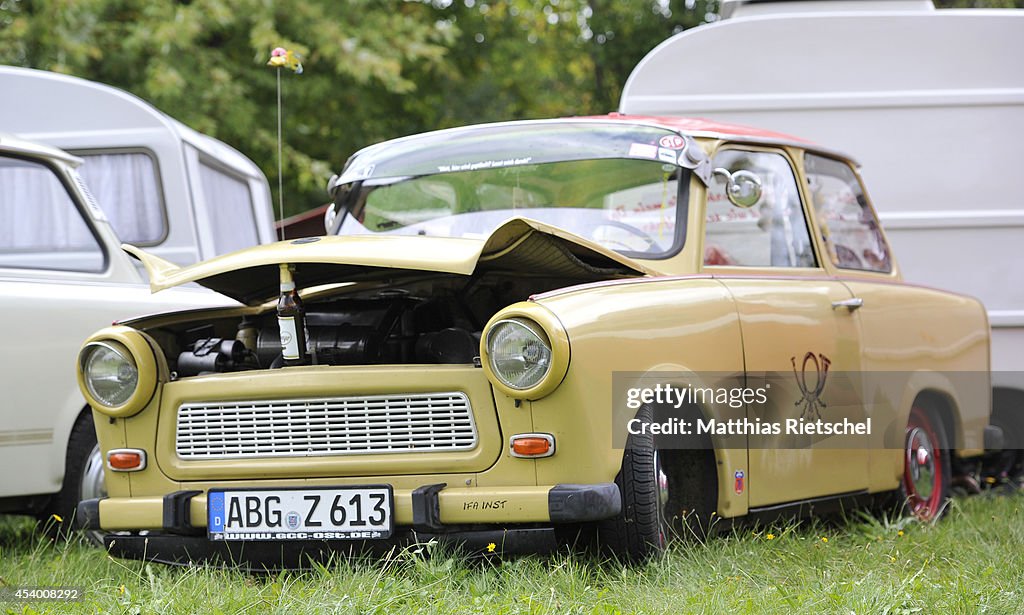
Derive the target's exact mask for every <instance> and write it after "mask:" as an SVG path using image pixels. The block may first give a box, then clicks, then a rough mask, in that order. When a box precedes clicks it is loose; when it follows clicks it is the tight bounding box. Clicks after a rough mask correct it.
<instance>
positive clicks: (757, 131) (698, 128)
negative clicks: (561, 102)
mask: <svg viewBox="0 0 1024 615" xmlns="http://www.w3.org/2000/svg"><path fill="white" fill-rule="evenodd" d="M584 119H594V120H623V121H627V122H644V123H650V124H659V125H661V126H663V127H665V128H669V129H672V130H678V131H679V132H683V133H696V132H701V133H714V134H720V135H723V136H741V137H757V138H767V139H777V140H781V141H796V142H799V143H810V141H808V140H807V139H801V138H800V137H794V136H792V135H787V134H783V133H781V132H773V131H771V130H764V129H763V128H754V127H753V126H744V125H742V124H727V123H725V122H716V121H714V120H708V119H704V118H700V117H670V116H651V115H626V114H624V113H609V114H608V115H589V116H585V117H584Z"/></svg>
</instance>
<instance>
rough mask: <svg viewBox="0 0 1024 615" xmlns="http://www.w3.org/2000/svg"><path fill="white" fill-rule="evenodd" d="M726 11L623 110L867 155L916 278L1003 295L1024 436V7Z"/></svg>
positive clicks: (653, 70) (662, 60) (663, 55)
mask: <svg viewBox="0 0 1024 615" xmlns="http://www.w3.org/2000/svg"><path fill="white" fill-rule="evenodd" d="M722 14H723V17H725V19H723V20H721V21H719V22H716V23H712V24H708V25H703V26H700V27H697V28H693V29H691V30H686V31H684V32H682V33H680V34H678V35H676V36H673V37H672V38H669V39H668V40H666V41H664V42H663V43H662V44H661V45H659V46H658V47H656V48H655V49H654V50H652V51H651V52H650V53H649V54H648V55H647V56H646V57H645V58H644V59H643V60H641V61H640V63H639V64H637V66H636V68H635V69H634V70H633V73H632V74H631V75H630V77H629V79H628V81H627V82H626V85H625V87H624V89H623V93H622V99H621V101H620V106H619V111H620V112H621V113H626V114H631V115H659V114H661V115H686V116H700V117H708V118H713V119H716V120H722V121H729V122H736V123H744V124H751V125H754V126H758V127H762V128H767V129H772V130H777V131H779V132H784V133H789V134H793V135H796V136H798V137H803V138H807V139H809V140H812V141H815V142H819V143H827V144H829V145H830V146H833V147H835V148H837V149H840V150H843V151H845V152H846V153H847V154H850V155H852V156H853V157H854V158H855V159H857V160H858V161H859V162H860V163H861V164H862V165H863V168H862V173H863V175H864V177H865V179H866V180H867V184H868V185H869V186H871V187H872V192H871V198H872V202H873V204H874V205H875V207H876V209H877V210H878V212H879V215H880V217H881V219H882V221H883V222H884V226H885V228H886V232H887V235H888V237H889V239H890V241H891V243H892V244H893V247H894V251H895V253H896V254H898V255H899V259H900V268H901V270H902V271H903V275H904V278H905V279H906V280H907V281H909V282H916V283H919V284H923V285H928V286H934V287H938V288H943V289H948V290H954V291H959V292H961V293H965V294H968V295H972V296H975V297H977V298H979V299H981V300H982V301H983V302H984V304H985V305H986V307H987V308H988V316H989V322H990V324H991V327H992V372H993V375H992V376H993V386H994V394H993V415H992V417H993V418H992V421H993V423H994V424H997V425H1000V426H1002V427H1003V429H1004V432H1005V434H1006V436H1007V439H1008V442H1009V443H1011V444H1014V445H1015V446H1016V447H1018V448H1020V447H1022V445H1024V274H1022V273H1021V272H1022V269H1024V252H1022V246H1024V200H1022V199H1024V197H1022V196H1021V191H1020V189H1019V188H1018V184H1019V177H1020V175H1019V174H1020V169H1019V162H1018V159H1019V151H1020V147H1021V143H1022V141H1021V140H1022V138H1024V70H1021V66H1020V59H1021V58H1024V10H1013V9H1007V10H1001V9H1000V10H996V9H992V10H988V9H986V10H982V9H965V10H935V8H934V6H933V5H932V2H931V0H864V1H842V0H832V1H829V0H817V1H800V2H793V1H788V2H787V1H773V2H767V1H757V0H725V2H724V3H723V7H722ZM907 350H908V352H910V351H912V349H907ZM1020 461H1021V460H1020V459H1019V458H1018V459H1017V463H1018V464H1020ZM1020 469H1021V467H1020V465H1018V466H1017V470H1018V471H1019V470H1020Z"/></svg>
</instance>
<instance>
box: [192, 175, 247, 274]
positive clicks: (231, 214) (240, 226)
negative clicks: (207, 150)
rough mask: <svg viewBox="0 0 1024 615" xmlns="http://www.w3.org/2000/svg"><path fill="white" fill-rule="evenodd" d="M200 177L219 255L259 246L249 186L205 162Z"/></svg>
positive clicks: (215, 246)
mask: <svg viewBox="0 0 1024 615" xmlns="http://www.w3.org/2000/svg"><path fill="white" fill-rule="evenodd" d="M199 176H200V179H201V180H202V183H203V196H205V197H206V199H205V200H206V210H207V211H208V212H209V216H210V223H211V224H212V225H213V229H212V230H213V249H214V250H215V251H216V253H217V254H226V253H228V252H234V251H235V250H241V249H242V248H248V247H250V246H254V245H256V244H258V243H259V235H258V234H257V233H256V217H255V215H254V213H253V203H252V192H251V191H250V190H249V184H248V183H246V182H245V181H243V180H242V179H239V178H238V177H235V176H234V175H230V174H228V173H225V172H224V171H221V170H220V169H218V168H216V167H214V166H212V165H209V164H206V163H205V162H200V164H199Z"/></svg>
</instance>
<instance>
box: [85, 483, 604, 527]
mask: <svg viewBox="0 0 1024 615" xmlns="http://www.w3.org/2000/svg"><path fill="white" fill-rule="evenodd" d="M394 505H395V510H394V518H395V526H396V529H407V530H412V531H415V532H420V533H424V534H431V533H436V534H442V533H451V532H454V531H458V530H460V529H461V528H462V526H466V525H473V526H479V525H481V524H485V525H494V526H498V527H508V526H514V525H518V524H562V523H580V522H585V521H597V520H600V519H608V518H610V517H614V516H615V515H617V514H619V512H620V511H621V508H622V501H621V497H620V495H619V489H618V487H617V486H616V485H615V484H614V483H598V484H591V485H552V486H540V487H535V486H534V487H516V486H510V487H491V488H480V487H461V488H450V487H448V486H447V485H445V484H443V483H441V484H435V485H422V486H420V487H418V488H416V489H411V490H410V489H396V490H394ZM76 518H77V520H78V524H79V526H80V527H82V528H84V529H91V530H107V531H126V530H127V531H137V530H150V531H154V530H155V531H163V532H165V533H171V534H178V535H181V536H187V535H193V536H194V535H197V534H205V528H206V493H205V492H204V491H177V492H174V493H170V494H167V495H165V496H163V497H138V498H100V499H96V500H85V501H83V502H81V503H80V504H79V506H78V514H77V516H76ZM491 542H493V541H491Z"/></svg>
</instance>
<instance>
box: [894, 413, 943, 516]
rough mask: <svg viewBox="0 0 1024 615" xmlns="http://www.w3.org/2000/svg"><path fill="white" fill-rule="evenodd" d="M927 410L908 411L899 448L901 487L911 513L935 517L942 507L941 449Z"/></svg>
mask: <svg viewBox="0 0 1024 615" xmlns="http://www.w3.org/2000/svg"><path fill="white" fill-rule="evenodd" d="M938 446H939V438H938V435H937V434H936V433H935V429H934V427H933V426H932V421H931V419H930V418H929V417H928V413H927V412H925V411H924V410H922V409H921V408H914V409H912V410H911V411H910V420H908V421H907V438H906V443H905V445H904V447H903V448H904V450H903V490H904V493H906V495H907V508H908V509H909V510H910V512H911V514H913V515H914V516H915V517H917V518H919V519H923V520H931V519H935V518H936V517H938V516H939V512H940V511H941V509H942V503H943V502H942V481H943V476H942V451H941V449H939V447H938Z"/></svg>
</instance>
